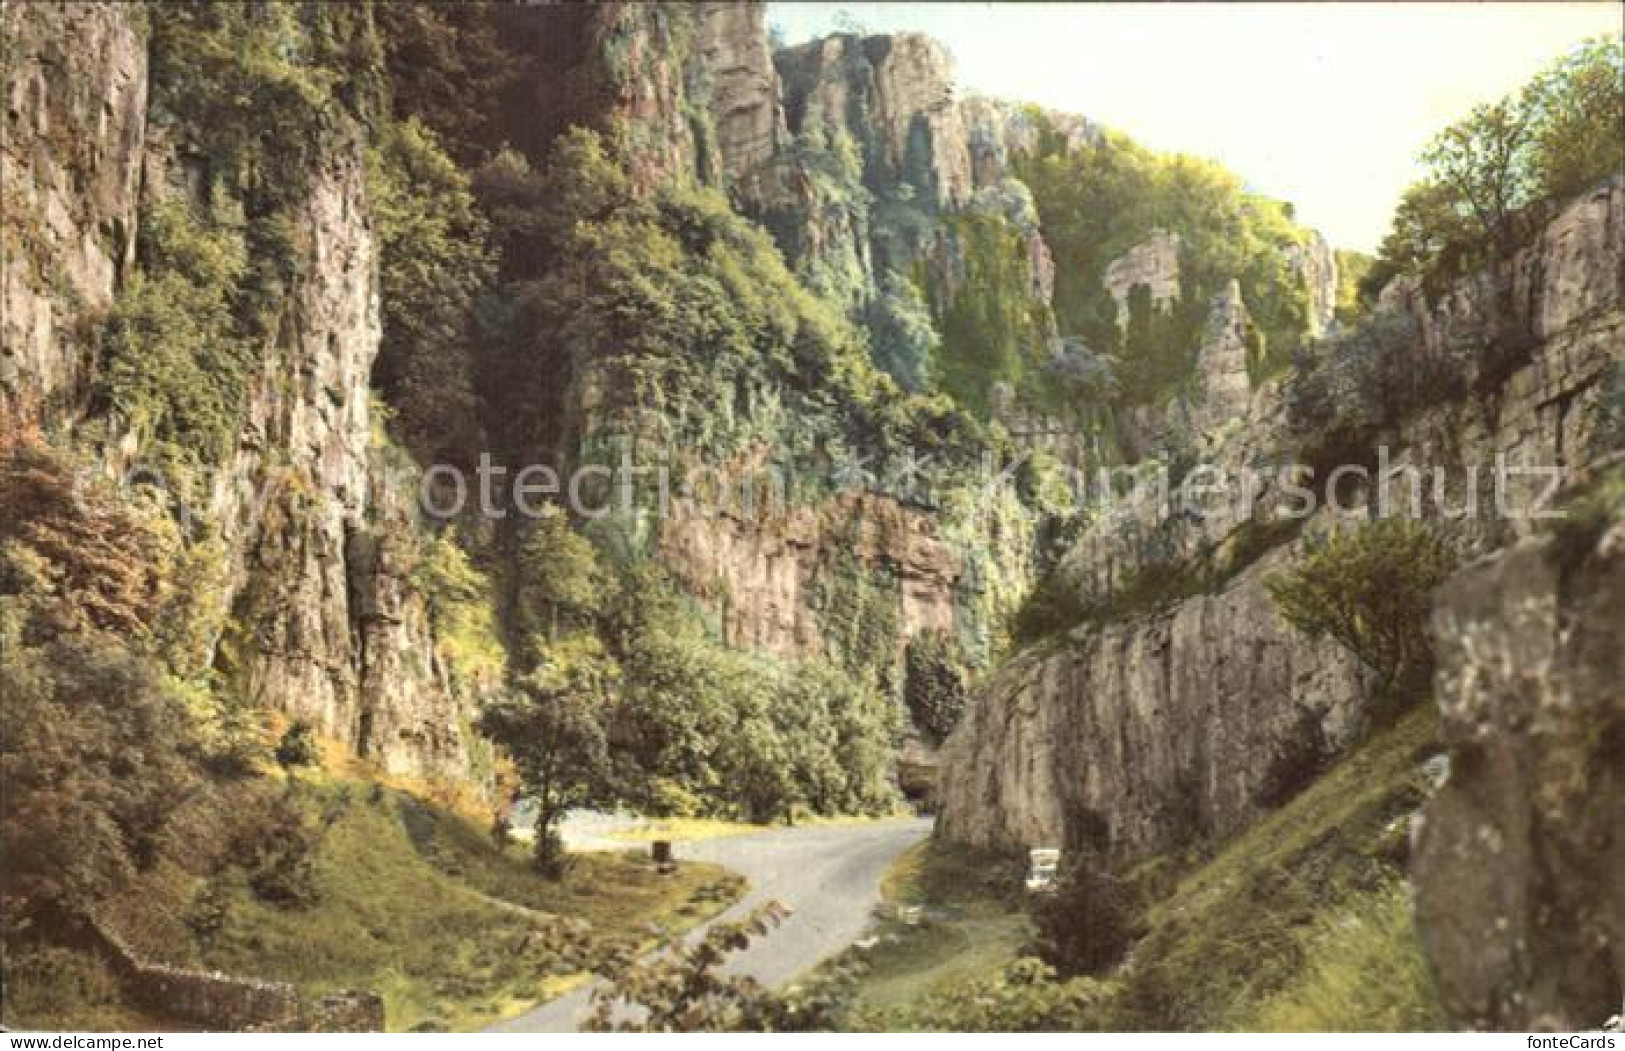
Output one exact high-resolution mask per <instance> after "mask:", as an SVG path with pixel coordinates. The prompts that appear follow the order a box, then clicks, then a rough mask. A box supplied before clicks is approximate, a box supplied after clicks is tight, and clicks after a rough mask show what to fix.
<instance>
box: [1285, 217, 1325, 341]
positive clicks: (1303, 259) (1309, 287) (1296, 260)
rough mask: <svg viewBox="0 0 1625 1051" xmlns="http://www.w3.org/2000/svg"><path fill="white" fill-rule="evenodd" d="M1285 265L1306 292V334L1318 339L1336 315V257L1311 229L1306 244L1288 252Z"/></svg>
mask: <svg viewBox="0 0 1625 1051" xmlns="http://www.w3.org/2000/svg"><path fill="white" fill-rule="evenodd" d="M1287 265H1288V267H1289V268H1290V269H1291V271H1292V273H1293V274H1294V275H1295V276H1296V277H1297V278H1298V280H1300V281H1302V282H1303V287H1304V291H1305V292H1306V293H1308V296H1309V335H1311V336H1318V335H1320V334H1322V333H1324V332H1325V331H1326V330H1327V329H1328V328H1330V327H1331V324H1332V319H1333V318H1334V317H1335V316H1336V314H1337V255H1336V253H1334V252H1333V251H1332V246H1331V245H1330V244H1328V243H1327V242H1326V238H1325V237H1323V236H1321V234H1320V231H1318V230H1311V231H1310V233H1309V239H1308V240H1307V241H1305V242H1304V243H1303V244H1300V245H1295V246H1294V247H1293V248H1291V249H1290V250H1289V251H1288V253H1287Z"/></svg>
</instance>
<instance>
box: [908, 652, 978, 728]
mask: <svg viewBox="0 0 1625 1051" xmlns="http://www.w3.org/2000/svg"><path fill="white" fill-rule="evenodd" d="M903 665H904V670H903V702H904V704H905V705H906V706H907V707H908V711H909V714H910V715H911V716H912V717H913V719H914V725H915V726H916V727H917V728H918V729H919V730H920V732H921V733H922V734H924V735H925V736H926V738H927V739H928V740H930V741H932V742H935V743H941V742H942V741H944V740H946V739H947V737H948V735H949V734H951V733H953V730H954V727H955V726H958V725H959V719H960V716H961V715H963V714H964V711H965V670H964V660H963V658H962V656H961V655H960V653H959V647H958V645H957V644H956V641H955V639H954V637H953V636H952V635H951V634H949V633H948V632H945V631H922V632H920V633H919V634H918V635H916V636H914V638H912V639H910V640H909V643H908V648H907V650H906V651H905V652H904V661H903Z"/></svg>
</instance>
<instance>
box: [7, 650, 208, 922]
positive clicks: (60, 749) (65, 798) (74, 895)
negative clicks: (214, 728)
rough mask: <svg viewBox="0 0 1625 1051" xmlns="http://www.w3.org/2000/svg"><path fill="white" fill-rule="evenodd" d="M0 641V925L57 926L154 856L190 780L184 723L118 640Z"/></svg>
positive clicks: (179, 712)
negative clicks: (1, 706)
mask: <svg viewBox="0 0 1625 1051" xmlns="http://www.w3.org/2000/svg"><path fill="white" fill-rule="evenodd" d="M0 644H3V645H4V646H5V648H6V659H5V661H4V662H0V696H3V697H4V698H5V718H4V720H3V724H4V725H3V731H4V735H3V738H0V787H3V789H4V793H5V800H6V805H5V808H4V811H3V812H0V853H3V854H4V855H5V858H6V864H5V869H4V874H3V876H0V881H3V887H0V890H3V891H4V893H3V894H0V902H3V905H0V933H3V934H7V935H9V934H10V933H11V932H12V931H14V930H19V929H23V928H27V927H31V926H32V927H35V928H36V929H42V930H44V931H46V932H50V933H57V932H60V931H61V929H62V927H61V924H62V923H63V922H64V921H65V920H67V919H69V918H72V917H74V916H77V915H79V914H81V913H82V912H83V911H84V910H85V909H87V908H89V907H90V906H92V905H94V904H95V903H96V902H98V901H100V900H101V899H103V898H105V897H106V896H108V895H110V894H112V893H114V892H116V891H118V890H121V889H123V888H124V887H125V886H127V885H128V882H129V880H130V879H131V878H132V877H133V876H134V875H135V874H136V873H137V872H139V871H141V870H142V869H144V868H146V867H148V866H150V865H151V864H152V863H153V862H154V861H155V860H156V859H157V857H158V856H159V854H160V852H161V850H162V848H163V846H164V844H165V842H166V837H167V827H168V821H169V817H170V815H171V813H172V812H173V811H174V809H175V807H176V806H178V805H179V804H180V802H181V801H182V800H183V799H184V798H185V797H186V796H187V794H188V793H189V792H190V791H191V790H192V787H193V786H194V784H195V782H196V774H195V772H194V770H193V769H192V767H191V765H190V763H189V761H188V759H187V756H186V749H187V748H188V743H189V737H188V728H187V724H186V720H185V715H184V711H183V710H182V708H181V706H180V705H179V704H178V703H176V702H175V701H174V699H173V698H172V697H170V696H169V695H168V694H167V693H166V692H165V691H164V690H163V689H162V688H161V686H160V685H159V680H158V676H157V675H156V673H155V671H154V669H153V668H152V667H151V666H150V665H149V664H148V663H147V662H146V660H145V659H144V658H142V657H140V656H137V655H136V654H134V653H132V652H131V651H130V650H129V649H128V648H127V646H126V645H125V644H124V643H122V642H120V641H118V640H115V639H113V638H111V637H109V636H105V635H101V634H95V633H83V634H64V635H60V636H58V637H57V638H55V639H54V640H52V641H50V642H48V643H45V644H43V645H39V646H19V645H16V644H15V641H14V640H11V639H4V640H0Z"/></svg>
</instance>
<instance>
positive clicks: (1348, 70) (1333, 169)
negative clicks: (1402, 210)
mask: <svg viewBox="0 0 1625 1051" xmlns="http://www.w3.org/2000/svg"><path fill="white" fill-rule="evenodd" d="M1622 10H1625V8H1622V7H1621V5H1620V4H1619V3H1618V2H1602V3H1529V4H1463V3H1441V4H1413V3H1396V4H1364V3H1362V4H1347V5H1341V4H1318V3H1306V4H1236V5H1229V4H1214V5H1204V4H1195V5H1184V4H1111V5H1107V4H996V3H979V4H918V3H880V4H873V3H844V4H843V3H830V4H793V3H792V4H786V3H775V4H772V5H771V6H770V8H769V12H768V18H769V21H770V22H771V23H772V24H774V25H777V26H780V27H782V28H783V29H784V30H785V32H786V34H787V37H788V39H789V41H790V42H791V43H795V42H799V41H801V40H805V39H808V38H809V37H812V36H818V35H822V34H824V33H828V32H832V31H833V30H834V29H835V28H836V22H837V20H838V17H839V15H840V13H841V12H843V11H844V12H846V13H847V14H848V15H849V16H850V17H851V18H853V19H855V20H856V21H857V22H858V23H860V24H861V25H862V26H864V27H865V28H866V29H867V30H868V31H870V32H898V31H902V30H917V31H919V32H923V33H926V34H929V35H930V36H933V37H935V38H937V39H938V40H940V41H942V42H943V43H944V44H945V45H947V47H948V49H949V50H950V51H952V52H953V54H954V56H955V58H956V60H957V63H958V68H959V77H958V79H959V81H960V83H961V84H962V85H963V86H964V87H965V88H966V89H967V90H970V91H976V92H981V93H984V94H989V95H997V96H1000V97H1004V98H1010V99H1016V100H1020V101H1030V102H1037V103H1040V104H1043V105H1045V106H1049V107H1052V108H1055V109H1060V110H1066V111H1070V112H1074V113H1081V114H1083V115H1085V116H1088V117H1091V118H1093V119H1095V120H1097V121H1100V122H1101V123H1104V124H1109V125H1111V126H1113V127H1116V128H1119V129H1120V130H1122V131H1124V132H1127V133H1128V134H1130V135H1131V136H1133V137H1134V138H1136V139H1138V140H1139V141H1140V142H1142V143H1144V144H1145V145H1147V146H1152V147H1155V148H1157V149H1163V150H1179V151H1182V152H1187V153H1196V154H1201V155H1204V156H1209V157H1213V158H1216V159H1218V160H1219V161H1221V162H1223V163H1224V164H1226V165H1227V166H1229V167H1230V168H1233V169H1234V170H1235V171H1237V172H1238V173H1240V174H1241V175H1242V176H1243V177H1244V178H1246V179H1247V180H1248V181H1249V182H1250V183H1251V184H1253V185H1255V186H1257V187H1258V188H1259V189H1261V190H1263V191H1265V192H1267V193H1270V194H1273V195H1275V196H1278V197H1283V198H1285V199H1287V200H1290V201H1292V202H1293V203H1294V204H1295V205H1296V206H1297V209H1298V215H1299V216H1300V218H1302V219H1303V220H1304V221H1305V222H1307V223H1310V224H1311V225H1314V226H1317V227H1319V228H1320V229H1321V230H1323V231H1325V233H1326V234H1327V236H1328V237H1330V238H1331V240H1332V241H1333V242H1334V243H1336V244H1338V245H1340V246H1343V247H1350V248H1361V249H1366V250H1370V249H1372V248H1373V247H1374V246H1375V245H1376V242H1377V241H1378V240H1380V239H1381V237H1382V234H1383V233H1384V232H1385V231H1386V229H1387V226H1388V219H1389V216H1390V215H1391V214H1392V212H1393V207H1394V204H1395V203H1396V202H1397V200H1398V198H1399V194H1400V193H1401V191H1403V190H1404V188H1405V187H1406V186H1407V185H1409V184H1410V183H1411V182H1412V181H1413V180H1414V179H1415V178H1416V174H1417V173H1416V170H1415V168H1414V166H1413V165H1414V159H1415V156H1416V154H1417V152H1418V151H1419V150H1420V149H1421V148H1422V146H1423V144H1424V143H1425V142H1426V141H1427V139H1428V138H1429V137H1430V136H1431V135H1432V134H1433V133H1434V132H1435V131H1437V130H1438V129H1439V128H1440V127H1441V126H1443V125H1444V124H1446V123H1448V122H1449V121H1450V120H1452V119H1454V118H1455V117H1457V116H1459V115H1460V114H1462V113H1464V112H1465V111H1466V110H1468V109H1470V108H1471V107H1472V106H1473V105H1474V104H1476V103H1478V102H1481V101H1487V100H1490V99H1494V98H1498V97H1500V96H1501V95H1504V94H1506V93H1507V92H1509V91H1512V90H1514V89H1516V88H1517V87H1518V86H1519V85H1521V84H1522V83H1523V82H1524V81H1525V80H1527V79H1528V78H1529V77H1530V76H1531V75H1532V74H1533V73H1535V72H1536V71H1537V70H1539V69H1540V68H1541V67H1542V66H1544V65H1546V64H1547V63H1548V62H1550V61H1551V60H1552V59H1553V58H1555V57H1557V56H1558V55H1559V54H1561V53H1562V52H1563V51H1564V50H1566V49H1567V48H1568V47H1570V46H1572V45H1573V44H1574V43H1576V42H1577V41H1579V40H1580V39H1582V38H1584V37H1586V36H1591V35H1595V34H1598V33H1606V32H1613V33H1618V32H1620V28H1621V12H1622Z"/></svg>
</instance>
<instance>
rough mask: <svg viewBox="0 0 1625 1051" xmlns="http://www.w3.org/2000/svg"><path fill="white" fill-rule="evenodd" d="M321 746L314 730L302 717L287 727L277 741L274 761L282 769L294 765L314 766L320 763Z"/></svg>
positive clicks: (288, 768)
mask: <svg viewBox="0 0 1625 1051" xmlns="http://www.w3.org/2000/svg"><path fill="white" fill-rule="evenodd" d="M321 760H322V753H321V747H320V746H319V745H318V744H317V742H316V731H315V729H313V728H312V727H311V725H310V724H309V723H307V722H305V721H304V720H303V719H299V720H297V721H295V722H294V724H293V725H292V726H290V727H288V730H287V732H286V733H284V734H283V735H282V740H281V741H278V742H277V746H276V761H277V763H278V764H279V765H281V766H282V767H283V769H286V770H291V769H293V768H294V767H296V766H316V765H318V764H320V763H321Z"/></svg>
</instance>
